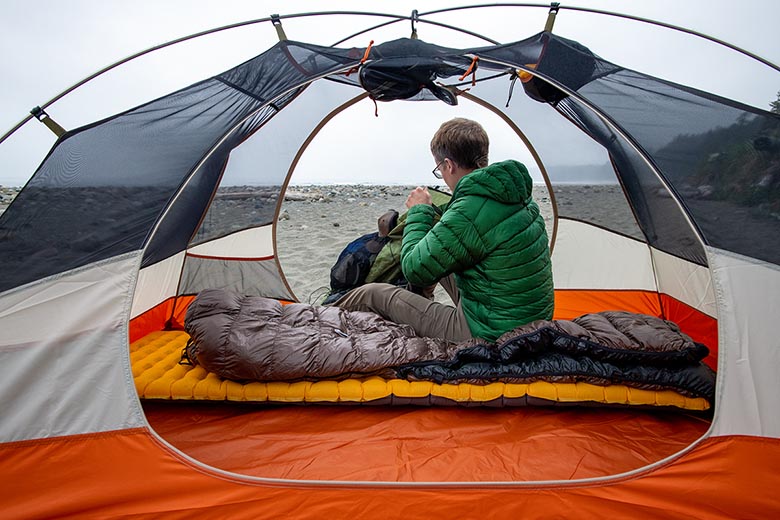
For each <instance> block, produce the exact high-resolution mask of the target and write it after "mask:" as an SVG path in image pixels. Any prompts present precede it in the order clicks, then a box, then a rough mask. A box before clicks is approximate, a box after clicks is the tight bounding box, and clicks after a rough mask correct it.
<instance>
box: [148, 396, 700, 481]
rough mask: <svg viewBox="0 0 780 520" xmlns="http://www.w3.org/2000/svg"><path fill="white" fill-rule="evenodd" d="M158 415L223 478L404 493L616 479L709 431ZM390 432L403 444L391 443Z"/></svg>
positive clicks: (541, 414)
mask: <svg viewBox="0 0 780 520" xmlns="http://www.w3.org/2000/svg"><path fill="white" fill-rule="evenodd" d="M146 413H147V417H148V418H149V422H150V424H151V425H152V426H153V427H154V429H155V430H156V431H157V432H159V433H160V434H162V435H164V436H165V438H166V439H167V440H168V441H169V442H171V444H173V445H174V446H176V447H179V448H180V449H181V450H182V451H183V452H184V453H187V454H188V455H190V456H192V457H194V458H196V459H197V460H201V461H203V462H205V463H208V464H209V465H211V466H213V467H216V468H223V469H226V470H230V471H236V472H239V473H242V474H244V475H250V476H255V477H265V478H285V479H298V480H329V481H333V480H336V481H338V480H351V481H365V482H377V481H387V482H404V483H419V482H450V483H451V482H513V483H518V482H530V481H557V480H571V479H583V478H599V477H605V476H608V475H615V474H619V473H623V472H626V471H631V470H635V469H637V468H640V467H643V466H647V465H650V464H653V463H656V462H658V461H660V460H663V459H664V458H666V457H667V456H669V455H671V454H673V453H675V452H676V451H679V450H681V449H684V448H685V447H687V446H688V445H689V444H690V443H691V442H694V441H695V440H696V439H697V438H699V437H700V436H701V435H702V434H703V433H704V432H705V430H706V429H707V427H708V421H707V420H706V419H705V418H703V417H699V416H697V415H696V414H680V413H675V412H662V411H659V410H652V411H647V410H636V409H631V410H626V409H609V410H604V409H600V408H599V409H596V408H585V407H562V406H556V407H544V408H540V407H531V408H485V407H478V408H477V407H462V406H459V407H446V408H444V407H417V406H401V407H399V406H393V407H386V406H371V407H366V406H349V405H346V406H343V405H342V406H338V407H323V406H320V407H311V406H290V405H288V406H274V407H268V406H266V407H259V406H257V405H254V406H252V405H247V404H243V405H242V404H240V403H231V406H224V405H222V406H219V405H217V404H215V403H170V402H159V401H158V402H152V403H146ZM315 424H316V427H315V426H314V425H315ZM387 430H391V431H398V432H402V433H401V434H400V435H398V436H396V437H392V436H387V435H383V432H384V431H387ZM550 455H553V456H552V457H550ZM518 460H521V461H523V462H522V464H517V463H516V462H515V461H518Z"/></svg>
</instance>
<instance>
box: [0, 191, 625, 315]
mask: <svg viewBox="0 0 780 520" xmlns="http://www.w3.org/2000/svg"><path fill="white" fill-rule="evenodd" d="M412 189H414V186H397V185H388V186H379V185H357V184H356V185H304V186H302V185H298V186H294V185H293V186H288V188H287V191H286V192H285V198H284V201H283V202H282V205H281V207H280V208H279V214H278V220H277V228H276V245H277V256H278V259H279V263H280V265H281V267H282V271H283V274H284V277H285V278H286V280H287V282H288V284H289V285H290V288H291V289H292V291H293V293H294V295H295V297H296V298H297V299H298V300H299V301H301V302H305V303H319V302H321V301H322V299H324V297H325V296H326V294H327V292H328V289H329V283H330V269H331V267H332V266H333V264H334V262H336V259H337V258H338V256H339V254H340V253H341V251H342V250H343V249H344V247H345V246H346V245H347V244H349V243H350V242H352V241H353V240H355V239H357V238H359V237H360V236H362V235H365V234H368V233H373V232H375V231H377V219H378V218H379V217H380V216H381V215H382V214H383V213H385V212H386V211H387V210H390V209H394V210H396V211H398V212H399V213H401V214H402V213H403V212H404V211H406V206H405V202H406V197H407V195H408V194H409V192H410V191H411V190H412ZM277 190H278V187H267V188H263V187H256V186H229V187H222V188H220V189H219V190H218V192H217V196H216V197H215V199H214V203H213V204H212V208H211V210H210V211H209V212H208V213H207V215H206V217H205V218H204V221H203V228H202V229H201V230H200V232H199V233H198V240H199V239H208V238H215V237H216V236H220V235H223V234H225V233H229V232H232V231H237V230H238V229H241V228H242V227H245V226H246V225H252V224H255V225H264V224H266V223H267V222H269V221H270V220H272V219H273V216H274V213H275V209H276V208H275V199H276V197H277V193H278V191H277ZM18 192H19V188H7V187H0V213H1V212H2V211H3V210H5V208H6V207H7V206H8V204H10V202H11V201H12V200H13V199H14V198H15V196H16V195H17V194H18ZM533 197H534V200H535V201H536V202H537V204H538V205H539V209H540V213H541V214H542V216H543V217H544V219H545V223H546V225H547V233H548V236H550V237H552V236H553V221H554V215H555V212H554V211H553V200H554V201H555V205H556V207H557V214H558V216H559V217H569V218H576V219H579V220H585V221H587V222H591V223H593V224H596V225H600V226H605V227H609V228H610V229H614V230H617V231H619V232H621V233H624V234H626V235H628V236H635V237H637V236H638V234H639V230H638V227H637V226H636V223H635V220H634V217H633V215H632V213H631V211H630V210H629V209H628V206H627V205H626V202H625V197H624V195H623V192H622V190H621V188H620V186H619V185H617V184H602V185H577V184H561V185H556V186H555V189H554V193H553V194H551V193H549V192H548V190H547V187H546V186H545V185H543V184H537V185H534V191H533ZM435 297H436V300H437V301H442V302H447V301H448V300H449V298H448V297H447V295H446V293H444V291H443V290H441V288H440V287H439V289H438V290H437V292H436V294H435Z"/></svg>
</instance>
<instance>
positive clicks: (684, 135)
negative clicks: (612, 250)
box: [581, 70, 780, 264]
mask: <svg viewBox="0 0 780 520" xmlns="http://www.w3.org/2000/svg"><path fill="white" fill-rule="evenodd" d="M581 93H582V94H583V95H584V96H586V97H587V99H589V100H590V101H591V102H593V103H594V104H596V105H597V106H599V107H601V108H602V109H603V110H604V111H605V112H606V113H607V114H608V116H609V117H611V118H612V119H613V120H614V121H616V122H617V123H618V124H619V125H620V126H621V127H622V128H623V129H625V130H626V131H627V132H628V134H629V135H631V136H632V138H633V139H635V141H636V142H637V143H638V144H639V145H640V146H641V147H642V148H643V149H644V150H645V151H646V152H647V153H648V155H649V156H650V158H651V159H652V160H653V161H654V163H655V164H656V166H657V167H658V168H659V170H660V171H661V172H662V174H663V175H664V177H665V179H666V180H667V182H669V184H670V185H671V186H672V188H673V189H674V191H675V193H676V195H677V196H678V197H679V198H680V200H681V201H682V202H683V204H684V205H685V207H686V208H687V210H688V212H689V214H690V215H691V217H692V218H693V220H694V221H695V224H696V226H697V227H698V229H699V230H700V232H701V234H702V236H703V238H704V240H705V242H706V243H707V244H709V245H711V246H714V247H717V248H720V249H725V250H728V251H732V252H735V253H739V254H743V255H746V256H751V257H754V258H757V259H760V260H765V261H769V262H772V263H775V264H777V263H780V242H778V241H777V237H778V236H780V217H778V215H780V116H778V115H777V114H773V113H769V112H765V111H761V110H758V109H754V108H752V107H748V106H746V105H741V104H738V103H735V102H731V101H729V100H726V99H723V98H719V97H716V96H712V95H709V94H706V93H703V92H700V91H695V90H692V89H688V88H686V87H682V86H679V85H674V84H671V83H668V82H664V81H661V80H657V79H654V78H651V77H648V76H644V75H642V74H639V73H636V72H632V71H625V70H624V71H620V72H617V73H615V74H612V75H609V76H606V77H603V78H600V79H598V80H596V81H594V82H592V83H590V84H589V85H587V86H586V87H584V88H583V89H581ZM628 160H630V158H628ZM639 177H642V176H638V178H639ZM642 178H644V177H642ZM642 182H643V181H640V183H642ZM641 189H642V191H643V194H644V196H645V197H646V198H647V199H648V200H651V199H653V198H655V199H656V200H655V201H654V203H653V202H650V203H648V204H647V208H648V211H649V212H651V213H655V218H656V222H658V223H660V222H662V220H663V219H664V218H665V214H664V215H662V214H660V212H659V210H660V208H661V207H663V206H664V205H665V204H668V203H667V202H664V201H663V200H659V197H661V198H663V197H664V194H662V193H660V192H658V191H653V189H654V186H648V185H643V186H642V188H641ZM667 214H668V213H667ZM656 235H657V236H659V237H661V236H663V234H662V233H661V232H657V233H656Z"/></svg>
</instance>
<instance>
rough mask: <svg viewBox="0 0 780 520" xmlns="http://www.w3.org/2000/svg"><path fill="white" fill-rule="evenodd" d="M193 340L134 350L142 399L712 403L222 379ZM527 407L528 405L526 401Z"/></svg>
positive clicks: (576, 389)
mask: <svg viewBox="0 0 780 520" xmlns="http://www.w3.org/2000/svg"><path fill="white" fill-rule="evenodd" d="M188 339H189V336H188V335H187V333H186V332H183V331H159V332H152V333H151V334H148V335H147V336H145V337H143V338H141V339H139V340H138V341H136V342H134V343H132V344H131V345H130V362H131V364H132V369H133V378H134V380H135V388H136V390H137V391H138V395H139V396H140V397H141V398H142V399H167V400H208V401H240V402H259V403H264V402H275V403H351V404H356V403H377V404H381V403H385V402H386V403H391V404H409V403H421V402H422V403H424V402H426V401H427V402H428V403H429V404H447V403H449V404H452V403H459V404H475V405H476V404H490V405H502V404H506V405H512V404H534V403H535V402H540V403H543V402H551V403H561V404H563V403H583V404H585V403H591V404H596V403H601V404H614V405H644V406H674V407H677V408H682V409H685V410H700V411H701V410H708V409H709V408H710V404H709V402H707V400H706V399H703V398H700V397H697V398H690V397H686V396H684V395H681V394H679V393H677V392H674V391H672V390H662V391H653V390H641V389H638V388H631V387H628V386H625V385H608V386H599V385H594V384H590V383H549V382H546V381H537V382H533V383H529V384H515V383H489V384H486V385H473V384H466V383H462V384H455V385H453V384H441V385H440V384H436V383H431V382H427V381H406V380H403V379H389V380H387V379H382V378H379V377H367V378H361V379H346V380H342V381H335V380H322V381H300V382H293V383H288V382H268V383H259V382H250V383H238V382H235V381H228V380H225V379H222V378H220V377H219V376H217V375H216V374H213V373H210V372H207V371H206V370H205V369H204V368H203V367H200V366H190V365H180V364H179V360H180V359H181V352H182V349H183V348H184V346H185V345H186V343H187V340H188ZM523 401H525V403H523Z"/></svg>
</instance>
